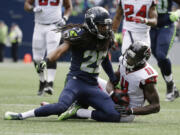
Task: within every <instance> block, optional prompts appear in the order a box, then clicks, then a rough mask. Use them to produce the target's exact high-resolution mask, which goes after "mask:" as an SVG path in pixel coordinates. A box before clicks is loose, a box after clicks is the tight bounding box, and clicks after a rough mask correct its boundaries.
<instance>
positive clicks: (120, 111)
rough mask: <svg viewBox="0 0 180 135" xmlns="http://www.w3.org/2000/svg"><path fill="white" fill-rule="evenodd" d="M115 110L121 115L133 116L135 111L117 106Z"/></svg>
mask: <svg viewBox="0 0 180 135" xmlns="http://www.w3.org/2000/svg"><path fill="white" fill-rule="evenodd" d="M115 109H116V110H117V111H118V112H119V113H120V114H121V115H131V114H133V109H132V108H129V107H125V106H120V105H117V104H116V105H115Z"/></svg>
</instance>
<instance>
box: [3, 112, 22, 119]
mask: <svg viewBox="0 0 180 135" xmlns="http://www.w3.org/2000/svg"><path fill="white" fill-rule="evenodd" d="M4 119H5V120H23V118H22V115H21V114H20V113H15V112H6V113H5V115H4Z"/></svg>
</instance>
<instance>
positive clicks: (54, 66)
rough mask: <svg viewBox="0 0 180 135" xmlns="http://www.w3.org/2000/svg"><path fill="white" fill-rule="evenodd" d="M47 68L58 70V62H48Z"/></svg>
mask: <svg viewBox="0 0 180 135" xmlns="http://www.w3.org/2000/svg"><path fill="white" fill-rule="evenodd" d="M47 68H48V69H56V68H57V62H49V61H48V62H47Z"/></svg>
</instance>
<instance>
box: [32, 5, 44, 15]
mask: <svg viewBox="0 0 180 135" xmlns="http://www.w3.org/2000/svg"><path fill="white" fill-rule="evenodd" d="M33 12H34V13H40V12H42V8H41V7H40V6H36V7H34V8H33Z"/></svg>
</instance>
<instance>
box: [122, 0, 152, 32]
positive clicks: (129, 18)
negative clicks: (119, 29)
mask: <svg viewBox="0 0 180 135" xmlns="http://www.w3.org/2000/svg"><path fill="white" fill-rule="evenodd" d="M152 4H156V0H120V1H119V5H121V6H122V8H123V14H124V21H123V29H126V30H129V31H134V32H148V31H149V30H150V26H148V25H146V24H141V23H136V22H133V17H136V16H140V17H143V18H148V17H149V16H148V12H149V9H150V7H151V5H152Z"/></svg>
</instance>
